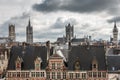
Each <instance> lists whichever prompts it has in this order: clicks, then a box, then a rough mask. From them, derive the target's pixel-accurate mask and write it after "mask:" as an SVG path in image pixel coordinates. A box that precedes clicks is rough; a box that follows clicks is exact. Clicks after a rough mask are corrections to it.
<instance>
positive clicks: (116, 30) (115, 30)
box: [113, 21, 118, 32]
mask: <svg viewBox="0 0 120 80" xmlns="http://www.w3.org/2000/svg"><path fill="white" fill-rule="evenodd" d="M113 32H118V29H117V26H116V21H114V28H113Z"/></svg>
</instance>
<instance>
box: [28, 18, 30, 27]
mask: <svg viewBox="0 0 120 80" xmlns="http://www.w3.org/2000/svg"><path fill="white" fill-rule="evenodd" d="M28 26H29V27H31V22H30V17H29V22H28Z"/></svg>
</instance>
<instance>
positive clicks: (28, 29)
mask: <svg viewBox="0 0 120 80" xmlns="http://www.w3.org/2000/svg"><path fill="white" fill-rule="evenodd" d="M26 42H27V43H29V44H32V43H33V28H32V26H31V22H30V19H29V22H28V26H27V27H26Z"/></svg>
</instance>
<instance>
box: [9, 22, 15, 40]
mask: <svg viewBox="0 0 120 80" xmlns="http://www.w3.org/2000/svg"><path fill="white" fill-rule="evenodd" d="M15 37H16V36H15V25H12V24H10V25H9V38H10V41H12V42H14V41H15Z"/></svg>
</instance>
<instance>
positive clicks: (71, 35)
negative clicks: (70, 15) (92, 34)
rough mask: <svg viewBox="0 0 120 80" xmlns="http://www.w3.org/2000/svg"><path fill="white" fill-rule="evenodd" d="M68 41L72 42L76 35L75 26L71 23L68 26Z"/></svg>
mask: <svg viewBox="0 0 120 80" xmlns="http://www.w3.org/2000/svg"><path fill="white" fill-rule="evenodd" d="M65 29H66V41H67V42H70V41H71V39H72V38H73V37H74V27H73V26H71V25H70V23H69V24H68V25H67V26H66V28H65Z"/></svg>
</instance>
